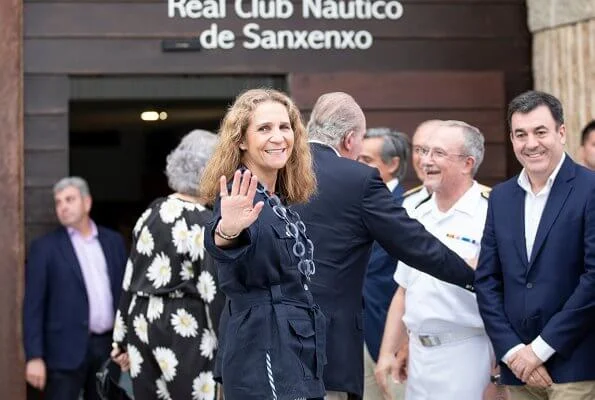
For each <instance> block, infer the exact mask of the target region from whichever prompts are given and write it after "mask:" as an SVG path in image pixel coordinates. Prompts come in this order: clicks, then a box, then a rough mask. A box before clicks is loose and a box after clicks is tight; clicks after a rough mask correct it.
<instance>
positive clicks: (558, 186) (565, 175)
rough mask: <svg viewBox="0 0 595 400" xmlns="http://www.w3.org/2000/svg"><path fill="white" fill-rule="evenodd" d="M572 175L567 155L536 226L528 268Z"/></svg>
mask: <svg viewBox="0 0 595 400" xmlns="http://www.w3.org/2000/svg"><path fill="white" fill-rule="evenodd" d="M574 176H575V164H574V162H573V161H572V160H571V159H570V157H569V156H568V155H567V156H566V159H565V160H564V163H563V164H562V167H561V168H560V172H559V173H558V176H557V177H556V180H555V181H554V184H553V185H552V190H551V192H550V195H549V197H548V199H547V202H546V203H545V208H544V210H543V214H542V216H541V220H540V221H539V227H538V228H537V234H536V235H535V244H534V245H533V251H532V252H531V260H530V262H529V267H528V270H530V269H531V267H532V266H533V263H534V262H535V259H536V257H537V255H538V254H539V251H540V250H541V248H542V247H543V244H544V242H545V239H546V237H547V235H548V233H549V232H550V230H551V229H552V226H553V225H554V222H555V221H556V219H557V218H558V215H559V214H560V211H562V207H564V203H566V199H568V195H569V194H570V192H571V190H572V188H573V184H572V180H573V179H574Z"/></svg>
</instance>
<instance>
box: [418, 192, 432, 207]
mask: <svg viewBox="0 0 595 400" xmlns="http://www.w3.org/2000/svg"><path fill="white" fill-rule="evenodd" d="M431 198H432V194H431V193H430V194H428V195H427V196H426V197H425V198H424V199H422V200H421V201H420V202H419V203H417V204H416V205H415V209H417V208H419V206H421V205H422V204H424V203H427V202H428V200H430V199H431Z"/></svg>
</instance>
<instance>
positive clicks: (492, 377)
mask: <svg viewBox="0 0 595 400" xmlns="http://www.w3.org/2000/svg"><path fill="white" fill-rule="evenodd" d="M490 382H491V383H493V384H494V385H498V386H500V385H502V381H501V380H500V374H496V375H490Z"/></svg>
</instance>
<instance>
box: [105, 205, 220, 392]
mask: <svg viewBox="0 0 595 400" xmlns="http://www.w3.org/2000/svg"><path fill="white" fill-rule="evenodd" d="M211 219H212V213H211V211H209V210H207V209H205V208H204V207H202V206H201V205H199V204H195V203H191V202H188V201H185V200H181V199H179V198H178V197H176V196H175V195H171V196H169V197H167V198H162V199H157V200H156V201H154V202H153V204H151V206H150V207H149V208H148V209H147V210H146V211H145V212H144V213H143V214H142V215H141V217H140V218H139V219H138V221H137V223H136V225H135V227H134V231H133V243H132V248H131V254H130V259H129V261H128V263H127V265H126V273H125V279H124V282H123V293H122V297H121V301H120V305H119V307H118V312H117V314H116V323H115V325H114V336H113V338H114V341H115V342H117V343H120V346H121V348H123V349H126V350H127V351H128V354H129V358H130V375H131V377H132V383H133V390H134V396H135V398H138V399H172V400H177V399H196V400H214V399H215V397H216V393H215V381H214V379H213V366H214V363H215V356H216V352H217V345H218V340H217V331H216V327H217V325H218V322H219V315H220V313H221V310H222V307H223V304H224V297H223V295H222V294H221V293H220V292H219V291H218V288H217V281H216V272H215V270H214V263H213V261H212V260H211V258H210V256H209V255H208V254H207V253H206V252H205V249H204V244H203V238H204V231H205V228H204V227H205V226H206V224H207V223H208V222H209V221H210V220H211Z"/></svg>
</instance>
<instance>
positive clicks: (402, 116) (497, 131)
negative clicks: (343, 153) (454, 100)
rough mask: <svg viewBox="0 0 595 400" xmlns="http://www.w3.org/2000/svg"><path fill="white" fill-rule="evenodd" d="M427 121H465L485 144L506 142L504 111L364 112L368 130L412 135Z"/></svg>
mask: <svg viewBox="0 0 595 400" xmlns="http://www.w3.org/2000/svg"><path fill="white" fill-rule="evenodd" d="M429 119H442V120H448V119H455V120H459V121H465V122H467V123H468V124H471V125H474V126H476V127H478V128H479V130H480V131H481V132H482V133H483V135H484V137H485V139H486V143H503V142H506V140H507V135H506V130H505V128H504V125H505V124H504V119H505V116H504V110H502V109H500V110H482V111H476V110H472V111H469V110H457V109H452V110H425V109H424V110H415V111H401V110H389V111H376V110H366V123H367V126H368V127H369V128H373V127H381V126H386V127H389V128H392V129H397V130H400V131H402V132H405V133H407V134H408V135H412V133H413V131H414V130H415V128H416V127H417V126H418V125H419V124H420V123H421V122H423V121H427V120H429Z"/></svg>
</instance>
